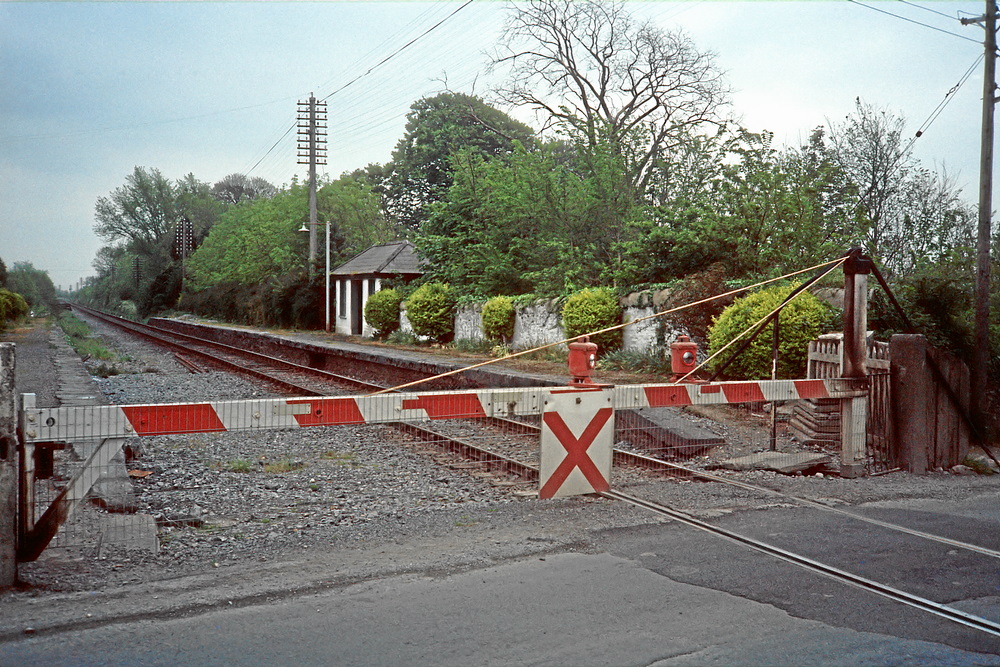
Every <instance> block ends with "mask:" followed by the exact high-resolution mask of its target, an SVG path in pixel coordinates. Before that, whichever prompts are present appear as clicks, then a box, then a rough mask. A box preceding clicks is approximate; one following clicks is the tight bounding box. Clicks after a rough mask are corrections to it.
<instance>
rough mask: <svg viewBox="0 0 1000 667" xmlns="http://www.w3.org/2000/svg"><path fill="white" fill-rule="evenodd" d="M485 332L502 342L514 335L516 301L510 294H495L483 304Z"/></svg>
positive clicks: (492, 338) (486, 334)
mask: <svg viewBox="0 0 1000 667" xmlns="http://www.w3.org/2000/svg"><path fill="white" fill-rule="evenodd" d="M483 334H484V335H485V336H486V337H487V338H489V339H490V340H493V341H500V342H502V343H508V342H510V339H511V338H513V337H514V301H513V300H512V299H511V298H510V297H509V296H495V297H493V298H492V299H490V300H489V301H487V302H486V303H485V304H483Z"/></svg>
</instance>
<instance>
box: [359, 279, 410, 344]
mask: <svg viewBox="0 0 1000 667" xmlns="http://www.w3.org/2000/svg"><path fill="white" fill-rule="evenodd" d="M401 300H402V297H401V296H400V294H399V292H397V291H396V290H394V289H384V290H379V291H378V292H375V293H374V294H372V295H371V296H370V297H368V301H366V302H365V321H366V322H368V325H369V326H370V327H371V328H372V329H374V330H375V334H376V335H377V336H378V337H379V338H385V337H386V336H388V335H389V334H391V333H392V332H393V331H395V330H396V329H398V328H399V302H400V301H401Z"/></svg>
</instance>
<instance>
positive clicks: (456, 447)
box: [399, 423, 1000, 637]
mask: <svg viewBox="0 0 1000 667" xmlns="http://www.w3.org/2000/svg"><path fill="white" fill-rule="evenodd" d="M399 427H400V428H401V429H402V430H406V431H407V432H411V433H414V434H417V433H418V432H419V434H420V435H419V437H421V439H423V440H425V441H433V442H437V443H438V444H440V443H441V442H442V441H443V442H445V443H449V444H447V445H446V448H447V449H449V450H450V451H453V452H456V453H459V454H461V455H462V456H467V457H471V458H474V459H475V460H477V461H482V462H484V463H486V464H487V465H489V464H490V463H491V462H495V463H496V464H497V465H499V466H500V467H503V468H504V470H506V471H507V472H515V470H516V471H517V474H521V475H522V476H523V477H525V478H527V479H533V478H535V479H537V475H538V470H537V468H535V467H534V466H530V465H528V464H525V463H521V462H518V461H514V460H513V459H510V458H508V457H504V456H500V455H497V454H494V453H491V452H489V451H488V450H484V449H483V448H481V447H478V446H476V445H472V444H471V443H468V442H464V441H462V440H459V439H457V438H452V437H451V436H446V435H443V434H440V433H436V432H434V431H431V430H430V429H424V428H423V427H417V426H415V425H413V424H409V423H399ZM418 429H419V431H418ZM614 454H615V457H616V458H617V457H619V456H621V457H624V458H629V459H632V460H635V461H643V462H646V463H649V464H663V465H665V466H667V467H670V468H672V469H675V470H676V469H677V468H678V467H679V466H674V465H672V464H670V463H669V462H666V461H661V460H659V459H655V458H651V457H645V456H642V455H638V454H633V453H631V452H624V451H622V450H617V449H616V450H614ZM508 465H512V466H515V468H508V467H507V466H508ZM745 487H747V488H750V489H757V487H754V486H753V485H750V484H747V485H745ZM597 495H599V496H601V497H603V498H607V499H609V500H617V501H619V502H626V503H629V504H631V505H634V506H636V507H640V508H642V509H646V510H648V511H651V512H654V513H656V514H659V515H661V516H666V517H668V518H670V519H673V520H675V521H677V522H679V523H683V524H685V525H687V526H690V527H693V528H697V529H699V530H703V531H705V532H708V533H710V534H712V535H715V536H716V537H721V538H723V539H726V540H728V541H730V542H734V543H736V544H740V545H743V546H747V547H750V548H752V549H754V550H755V551H758V552H760V553H764V554H767V555H769V556H772V557H774V558H778V559H779V560H783V561H785V562H787V563H791V564H793V565H796V566H798V567H801V568H804V569H806V570H809V571H811V572H814V573H816V574H820V575H823V576H825V577H828V578H830V579H833V580H835V581H839V582H841V583H846V584H848V585H851V586H854V587H856V588H859V589H861V590H865V591H868V592H870V593H875V594H876V595H880V596H882V597H885V598H888V599H890V600H893V601H896V602H900V603H902V604H905V605H907V606H909V607H913V608H915V609H919V610H921V611H925V612H928V613H931V614H934V615H935V616H938V617H940V618H943V619H946V620H948V621H952V622H954V623H958V624H960V625H963V626H965V627H968V628H972V629H974V630H979V631H981V632H985V633H987V634H990V635H993V636H995V637H1000V624H998V623H994V622H993V621H990V620H989V619H986V618H983V617H981V616H976V615H974V614H969V613H966V612H964V611H961V610H958V609H955V608H953V607H949V606H948V605H944V604H941V603H939V602H934V601H933V600H929V599H927V598H924V597H921V596H919V595H915V594H913V593H908V592H906V591H903V590H900V589H898V588H895V587H893V586H889V585H888V584H883V583H881V582H878V581H875V580H873V579H868V578H866V577H862V576H860V575H857V574H854V573H851V572H848V571H846V570H841V569H840V568H837V567H834V566H832V565H827V564H826V563H821V562H820V561H817V560H814V559H812V558H809V557H807V556H802V555H800V554H797V553H795V552H792V551H788V550H787V549H782V548H780V547H776V546H773V545H770V544H767V543H766V542H761V541H760V540H755V539H753V538H751V537H747V536H745V535H740V534H739V533H736V532H733V531H731V530H727V529H725V528H720V527H718V526H713V525H712V524H710V523H707V522H705V521H701V520H699V519H695V518H694V517H692V516H689V515H688V514H685V513H684V512H681V511H679V510H676V509H673V508H671V507H667V506H665V505H660V504H659V503H655V502H653V501H650V500H646V499H644V498H639V497H636V496H633V495H630V494H626V493H623V492H620V491H606V492H603V493H598V494H597ZM817 505H819V503H817ZM820 506H821V505H820ZM844 514H846V515H848V516H852V517H853V516H854V515H851V514H850V513H849V512H845V513H844ZM879 525H882V526H883V527H885V528H890V529H898V528H901V527H899V526H895V525H894V524H887V523H879ZM903 532H908V531H905V530H904V531H903Z"/></svg>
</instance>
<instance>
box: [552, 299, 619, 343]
mask: <svg viewBox="0 0 1000 667" xmlns="http://www.w3.org/2000/svg"><path fill="white" fill-rule="evenodd" d="M621 322H622V308H621V305H620V304H619V303H618V297H616V296H615V294H614V292H612V291H611V290H609V289H607V288H604V287H599V288H596V289H584V290H580V291H579V292H577V293H576V294H573V295H572V296H570V297H569V298H568V299H566V304H565V305H564V306H563V309H562V323H563V331H565V332H566V337H567V338H576V337H577V336H582V335H584V334H589V333H591V332H592V331H599V330H601V329H606V328H608V327H612V326H615V325H618V324H621ZM590 340H591V342H593V343H596V344H597V349H598V352H599V353H603V352H611V351H612V350H617V349H618V348H619V347H621V345H622V330H621V329H615V330H614V331H607V332H605V333H602V334H597V335H596V336H591V337H590Z"/></svg>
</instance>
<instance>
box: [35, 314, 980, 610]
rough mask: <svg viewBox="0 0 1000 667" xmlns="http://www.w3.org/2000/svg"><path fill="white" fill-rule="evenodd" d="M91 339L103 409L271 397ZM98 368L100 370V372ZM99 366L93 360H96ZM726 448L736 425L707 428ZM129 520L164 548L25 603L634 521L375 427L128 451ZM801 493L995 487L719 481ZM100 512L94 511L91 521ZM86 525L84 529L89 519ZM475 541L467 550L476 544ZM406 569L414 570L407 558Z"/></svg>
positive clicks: (742, 504) (132, 555)
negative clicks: (132, 516)
mask: <svg viewBox="0 0 1000 667" xmlns="http://www.w3.org/2000/svg"><path fill="white" fill-rule="evenodd" d="M93 329H94V331H95V332H96V333H98V334H100V335H101V337H102V338H103V339H104V340H105V341H106V344H107V345H109V347H111V348H113V349H114V351H115V353H116V355H117V356H118V359H117V360H116V361H115V362H114V365H115V366H116V368H117V369H118V370H119V371H121V373H120V374H118V375H112V376H110V377H107V378H102V379H98V380H96V384H97V385H98V386H99V388H100V391H101V392H102V393H103V395H104V396H105V397H106V398H107V400H108V402H112V403H163V402H181V401H184V402H187V401H196V400H209V399H210V400H228V399H244V398H259V397H265V396H270V395H271V394H270V393H269V392H268V391H267V390H266V389H263V388H261V387H259V386H256V385H253V384H251V383H248V382H246V381H244V380H241V379H238V378H235V377H233V376H230V375H228V374H225V373H219V372H212V373H202V374H191V373H188V372H187V371H186V370H185V369H184V368H183V367H182V366H181V365H180V364H178V363H177V362H176V361H175V360H174V359H173V357H172V356H170V355H168V354H163V353H161V352H160V351H158V350H156V349H155V348H153V347H151V346H149V345H148V344H145V343H141V342H137V341H135V340H134V339H131V338H125V337H121V336H119V335H118V334H117V333H114V332H111V331H109V330H108V329H107V328H106V327H104V326H102V325H100V324H94V325H93ZM19 336H20V338H18V339H17V342H18V345H19V347H18V375H17V381H18V388H19V391H35V393H37V394H38V395H39V405H53V404H54V403H52V402H51V401H52V400H53V398H52V396H51V395H49V394H47V393H46V392H48V391H49V388H50V387H51V385H52V382H51V378H52V373H53V372H54V368H55V365H54V364H53V362H52V361H51V356H52V354H53V349H52V347H51V346H50V345H49V344H48V342H47V341H48V338H47V337H48V334H47V332H45V331H44V330H36V331H32V332H22V333H21V334H19ZM103 363H106V362H103ZM91 366H92V368H94V369H96V368H97V365H96V364H91ZM717 426H718V428H719V429H720V430H722V431H724V432H726V434H727V435H728V436H730V437H738V435H739V434H738V433H737V432H735V431H734V430H733V429H738V428H739V426H738V425H737V426H732V425H730V426H725V425H717ZM132 448H133V449H134V451H135V454H136V457H135V458H134V459H132V460H131V461H130V462H129V464H128V467H129V468H130V469H131V470H133V471H135V472H134V473H133V475H134V476H135V479H134V488H135V493H136V500H137V504H138V510H139V512H140V513H142V514H147V515H150V516H151V517H152V518H153V520H155V522H156V524H157V526H158V532H159V549H158V550H157V551H156V552H155V553H153V552H151V551H149V550H140V549H127V548H123V547H117V546H115V545H113V544H107V543H105V544H103V545H102V544H97V543H95V540H94V539H93V538H92V537H91V538H89V539H87V540H75V542H74V540H70V541H68V542H67V546H64V547H60V548H55V549H49V550H48V551H47V552H46V553H45V554H44V555H43V557H42V558H41V559H40V560H39V561H37V562H35V563H27V564H22V565H21V567H20V575H21V578H22V579H23V580H24V581H25V583H26V584H28V585H29V586H31V587H33V589H34V590H35V591H43V590H49V591H52V590H60V591H84V590H94V589H100V588H103V587H107V586H113V585H127V584H131V583H138V582H150V581H157V580H161V579H168V578H171V577H178V576H182V575H190V574H198V573H203V572H211V571H213V569H214V568H218V567H222V566H230V565H237V566H246V565H250V564H254V563H266V562H277V561H287V560H289V559H294V558H296V557H299V556H301V554H302V553H304V552H330V553H334V552H343V551H344V550H361V551H362V552H363V553H369V554H372V557H371V561H372V562H376V561H378V560H379V558H380V556H379V555H378V554H383V555H384V554H385V553H386V551H387V549H389V548H390V546H391V547H392V549H396V550H398V549H404V550H405V549H410V552H409V553H411V555H412V554H415V553H416V552H415V551H414V550H419V549H420V547H419V546H418V545H420V544H423V543H428V541H430V542H433V544H434V545H435V546H434V549H435V551H434V552H433V553H429V554H428V553H420V554H419V557H420V558H422V559H425V560H426V559H430V563H431V565H432V566H433V567H434V568H448V567H456V566H459V565H460V564H465V565H468V564H469V562H470V559H471V561H472V562H475V561H477V560H483V559H485V560H487V561H489V560H496V559H502V558H509V557H516V556H523V555H524V554H528V553H537V552H540V551H546V550H551V549H566V548H570V547H571V548H581V549H585V548H586V544H587V535H588V534H590V533H591V531H595V530H602V529H606V528H614V527H621V526H631V525H641V524H644V523H647V522H649V521H651V519H650V517H648V516H646V515H645V514H643V513H642V512H641V511H640V510H637V509H635V508H632V507H629V506H624V505H621V504H617V503H614V502H611V501H605V500H601V499H594V498H577V499H564V500H558V501H545V502H539V501H537V499H532V498H530V497H528V496H527V495H526V494H524V493H523V492H522V493H518V490H517V489H516V488H514V489H511V488H507V487H498V486H495V485H494V484H492V483H491V481H490V479H489V478H488V477H482V476H477V475H475V474H473V473H471V472H470V471H469V470H464V469H457V468H452V467H448V466H447V465H442V464H441V463H440V457H439V456H438V455H435V454H433V453H430V452H428V451H426V450H424V449H423V448H422V447H420V446H417V445H414V444H411V443H409V442H407V441H406V439H405V438H403V437H402V436H399V435H397V434H396V433H395V432H394V431H391V430H390V429H387V428H385V427H380V426H351V427H329V428H310V429H294V430H289V431H267V432H257V433H238V432H237V433H221V434H197V435H191V436H160V437H153V438H144V439H141V441H139V440H138V439H137V440H136V442H134V443H132ZM722 474H728V475H731V476H733V477H737V478H739V479H742V480H745V481H751V482H756V483H760V484H764V485H767V486H769V487H772V488H776V489H780V490H783V491H786V492H788V493H793V494H796V495H801V496H806V497H812V498H824V499H833V500H831V501H830V502H836V503H852V504H860V503H864V502H870V501H879V500H889V499H895V498H910V497H913V498H917V497H934V498H957V497H967V496H969V495H973V494H976V493H983V492H985V491H995V490H997V489H998V487H1000V484H998V478H1000V476H994V477H979V476H969V477H958V476H955V475H950V474H935V475H928V476H926V477H922V478H921V477H914V476H910V475H905V474H893V475H886V476H882V477H877V478H865V479H856V480H844V479H839V478H830V477H823V478H816V477H809V478H804V477H797V478H796V477H782V476H778V475H775V474H773V473H766V472H751V473H722ZM617 484H618V485H619V486H620V487H621V488H622V489H623V490H626V491H628V492H630V493H635V494H637V495H643V496H645V497H648V498H650V499H652V500H657V501H660V502H664V503H668V504H670V505H672V506H674V507H677V508H678V509H683V510H687V511H689V512H691V513H693V514H695V515H701V516H703V517H711V516H718V515H719V514H722V513H730V512H735V511H745V510H748V509H762V508H766V507H772V506H775V505H776V504H781V501H780V499H777V500H776V498H775V497H774V496H773V495H768V494H763V493H756V492H752V491H746V490H742V489H736V488H732V487H728V486H725V485H721V484H705V483H698V482H677V481H664V480H660V479H656V478H653V477H649V476H637V475H634V474H633V475H629V476H627V477H625V478H622V479H621V480H619V481H618V482H617ZM88 512H89V513H98V510H96V509H94V508H88V509H87V510H85V511H84V514H86V513H88ZM83 518H84V523H85V522H86V517H83ZM470 545H473V546H470ZM412 557H414V558H416V557H417V556H416V555H413V556H412Z"/></svg>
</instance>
